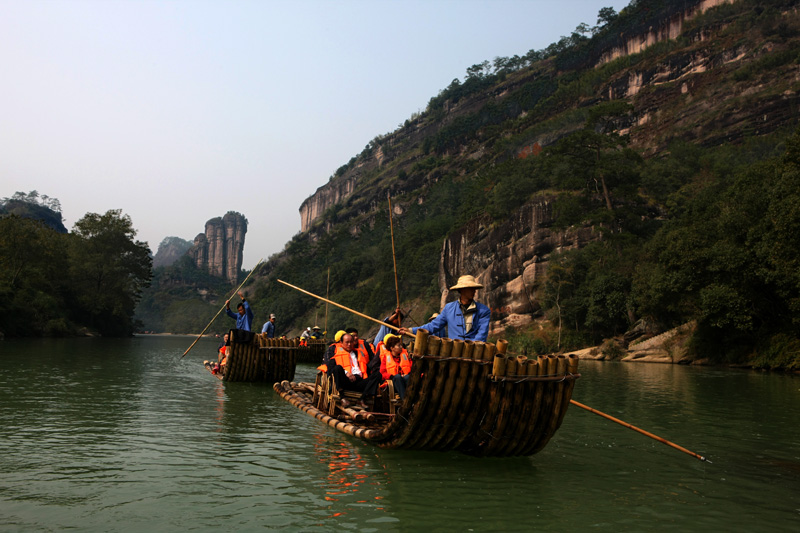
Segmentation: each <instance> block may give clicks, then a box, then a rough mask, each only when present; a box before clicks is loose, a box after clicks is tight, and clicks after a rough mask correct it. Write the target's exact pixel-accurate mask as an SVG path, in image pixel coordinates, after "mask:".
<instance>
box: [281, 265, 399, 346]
mask: <svg viewBox="0 0 800 533" xmlns="http://www.w3.org/2000/svg"><path fill="white" fill-rule="evenodd" d="M278 283H283V284H284V285H286V286H287V287H291V288H293V289H295V290H298V291H300V292H302V293H303V294H308V295H309V296H313V297H314V298H317V299H318V300H322V301H323V302H327V303H329V304H331V305H335V306H336V307H339V308H341V309H344V310H345V311H349V312H351V313H353V314H354V315H358V316H360V317H361V318H366V319H367V320H371V321H373V322H375V323H377V324H380V325H381V326H386V327H387V328H389V329H391V330H393V331H398V330H399V329H400V328H398V327H397V326H393V325H391V324H387V323H386V322H381V321H380V320H378V319H377V318H372V317H371V316H369V315H365V314H364V313H359V312H358V311H356V310H354V309H350V308H349V307H345V306H344V305H342V304H337V303H336V302H334V301H333V300H328V299H327V298H323V297H322V296H317V295H316V294H314V293H313V292H308V291H306V290H303V289H301V288H300V287H295V286H294V285H292V284H291V283H286V282H285V281H283V280H281V279H279V280H278ZM409 336H410V337H413V335H409Z"/></svg>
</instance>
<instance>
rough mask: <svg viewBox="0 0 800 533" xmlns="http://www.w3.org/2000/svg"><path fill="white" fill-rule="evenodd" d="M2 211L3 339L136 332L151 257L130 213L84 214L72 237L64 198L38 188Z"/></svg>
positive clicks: (17, 197) (6, 201) (0, 305)
mask: <svg viewBox="0 0 800 533" xmlns="http://www.w3.org/2000/svg"><path fill="white" fill-rule="evenodd" d="M0 208H2V209H0V338H3V337H5V336H9V337H27V336H48V337H60V336H72V335H103V336H112V337H121V336H128V335H131V334H132V333H133V332H134V329H136V327H135V323H134V318H133V314H134V308H135V307H136V304H137V302H138V301H139V298H140V296H141V292H142V289H143V288H144V287H146V286H147V285H148V283H149V282H150V276H151V272H152V258H151V256H150V249H149V248H148V247H147V244H146V243H144V242H141V241H137V240H135V237H136V230H134V229H133V223H132V221H131V219H130V217H129V216H127V215H124V214H123V213H122V212H121V211H119V210H109V211H107V212H106V213H105V214H103V215H100V214H97V213H87V214H86V215H84V216H83V218H81V219H80V220H78V221H77V222H76V223H75V226H74V228H73V230H72V232H71V233H67V232H66V229H65V228H64V226H63V224H62V223H61V212H60V204H59V201H58V200H56V199H54V198H48V197H46V196H39V194H38V193H37V192H36V191H32V192H31V193H28V194H25V193H17V194H15V195H14V196H13V197H12V198H10V199H9V198H5V199H3V200H2V201H0ZM56 222H57V223H56ZM62 229H63V231H61V230H62Z"/></svg>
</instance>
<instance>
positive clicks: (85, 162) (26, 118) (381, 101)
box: [0, 0, 628, 268]
mask: <svg viewBox="0 0 800 533" xmlns="http://www.w3.org/2000/svg"><path fill="white" fill-rule="evenodd" d="M627 4H628V0H561V1H553V0H424V1H418V0H402V1H390V0H384V1H382V0H372V1H366V0H363V1H356V0H348V1H323V0H294V1H268V0H263V1H241V0H238V1H237V0H228V1H199V0H185V1H182V0H176V1H156V0H141V1H116V0H92V1H87V0H47V1H41V0H0V183H1V184H2V187H0V197H8V196H11V195H13V194H14V193H15V192H17V191H22V192H26V193H27V192H29V191H31V190H34V189H35V190H37V191H39V193H40V194H43V195H47V196H50V197H52V198H57V199H58V200H60V202H61V206H62V214H63V216H64V224H65V225H66V226H67V228H68V229H70V230H71V229H72V226H73V224H74V223H75V222H76V221H77V220H78V219H80V218H81V217H83V216H84V215H85V214H86V213H88V212H93V213H105V212H106V211H107V210H109V209H121V210H122V211H123V213H126V214H128V215H129V216H130V217H131V219H132V220H133V225H134V227H135V228H136V229H137V231H138V235H137V238H138V239H141V240H144V241H147V242H148V243H149V244H150V247H151V249H152V250H153V253H155V252H156V250H157V248H158V244H159V243H160V242H161V240H162V239H163V238H164V237H167V236H177V237H181V238H184V239H187V240H192V239H194V237H195V236H196V235H197V234H198V233H201V232H203V231H204V228H205V222H206V221H207V220H208V219H210V218H213V217H216V216H222V215H224V214H225V213H226V212H228V211H238V212H240V213H242V214H243V215H245V216H246V217H247V219H248V221H249V228H248V232H247V238H246V244H245V250H244V267H245V268H252V266H253V265H254V264H255V263H256V262H257V261H258V259H259V258H262V257H263V258H267V257H269V256H270V255H272V254H273V253H275V252H278V251H280V250H281V249H283V246H284V244H285V243H286V242H287V241H288V240H289V239H290V238H291V237H292V236H293V235H295V234H296V233H297V232H299V231H300V215H299V212H298V209H299V207H300V204H301V203H302V202H303V200H305V199H306V198H307V197H309V196H310V195H311V194H313V193H314V191H316V189H317V188H318V187H320V186H321V185H323V184H325V183H326V182H327V181H328V179H329V177H330V176H331V175H332V174H333V173H334V172H335V171H336V169H337V168H339V167H340V166H341V165H343V164H345V163H347V162H348V161H349V160H350V158H351V157H353V156H355V155H357V154H359V153H360V152H361V151H362V150H363V149H364V147H365V146H366V145H367V143H369V141H370V140H372V139H373V138H374V137H375V136H377V135H382V134H385V133H388V132H391V131H394V130H395V129H397V127H398V126H399V125H401V124H402V123H403V122H404V121H405V120H406V119H408V118H410V117H411V115H412V114H413V113H415V112H419V111H423V110H424V109H425V107H426V105H427V103H428V101H429V100H430V99H431V97H433V96H436V95H437V94H438V92H439V91H440V90H441V89H443V88H445V87H447V86H448V85H449V84H450V82H451V81H452V80H453V79H454V78H459V79H461V80H462V81H463V79H464V75H465V72H466V69H467V67H469V66H471V65H473V64H476V63H480V62H481V61H483V60H490V61H491V60H492V59H494V58H495V57H497V56H501V57H510V56H513V55H514V54H518V55H524V54H525V53H527V52H528V50H531V49H537V50H538V49H542V48H544V47H546V46H547V45H549V44H550V43H553V42H556V41H558V40H559V39H560V37H561V36H563V35H568V34H569V33H571V31H572V30H573V29H574V28H575V27H576V26H577V25H578V24H580V23H581V22H585V23H587V24H589V25H594V24H596V22H597V12H598V10H599V9H600V8H602V7H613V8H614V9H616V11H617V12H619V11H620V10H621V9H622V8H623V7H624V6H626V5H627Z"/></svg>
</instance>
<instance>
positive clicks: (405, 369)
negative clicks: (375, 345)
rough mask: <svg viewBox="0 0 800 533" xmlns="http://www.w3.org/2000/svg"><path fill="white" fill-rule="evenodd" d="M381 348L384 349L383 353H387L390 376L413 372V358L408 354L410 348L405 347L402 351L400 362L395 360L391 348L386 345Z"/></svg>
mask: <svg viewBox="0 0 800 533" xmlns="http://www.w3.org/2000/svg"><path fill="white" fill-rule="evenodd" d="M381 349H382V350H383V354H382V355H384V354H385V355H384V357H385V361H386V371H387V372H388V373H389V375H390V376H394V375H395V374H400V375H403V376H405V375H406V374H409V373H410V372H411V358H410V357H409V356H408V350H406V349H405V348H403V351H402V352H401V353H400V362H399V363H398V362H397V361H395V360H394V357H393V356H392V352H391V350H387V349H386V347H385V346H381ZM398 369H399V371H398Z"/></svg>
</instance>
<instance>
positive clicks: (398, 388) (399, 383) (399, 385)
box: [392, 374, 411, 398]
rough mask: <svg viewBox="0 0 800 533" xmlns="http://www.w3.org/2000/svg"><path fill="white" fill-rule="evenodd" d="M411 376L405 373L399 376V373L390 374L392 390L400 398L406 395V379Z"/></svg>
mask: <svg viewBox="0 0 800 533" xmlns="http://www.w3.org/2000/svg"><path fill="white" fill-rule="evenodd" d="M410 377H411V374H406V375H405V376H401V375H400V374H395V375H394V376H392V384H393V385H394V391H395V392H396V393H397V394H399V395H400V397H401V398H405V397H406V387H407V386H408V380H409V378H410Z"/></svg>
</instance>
